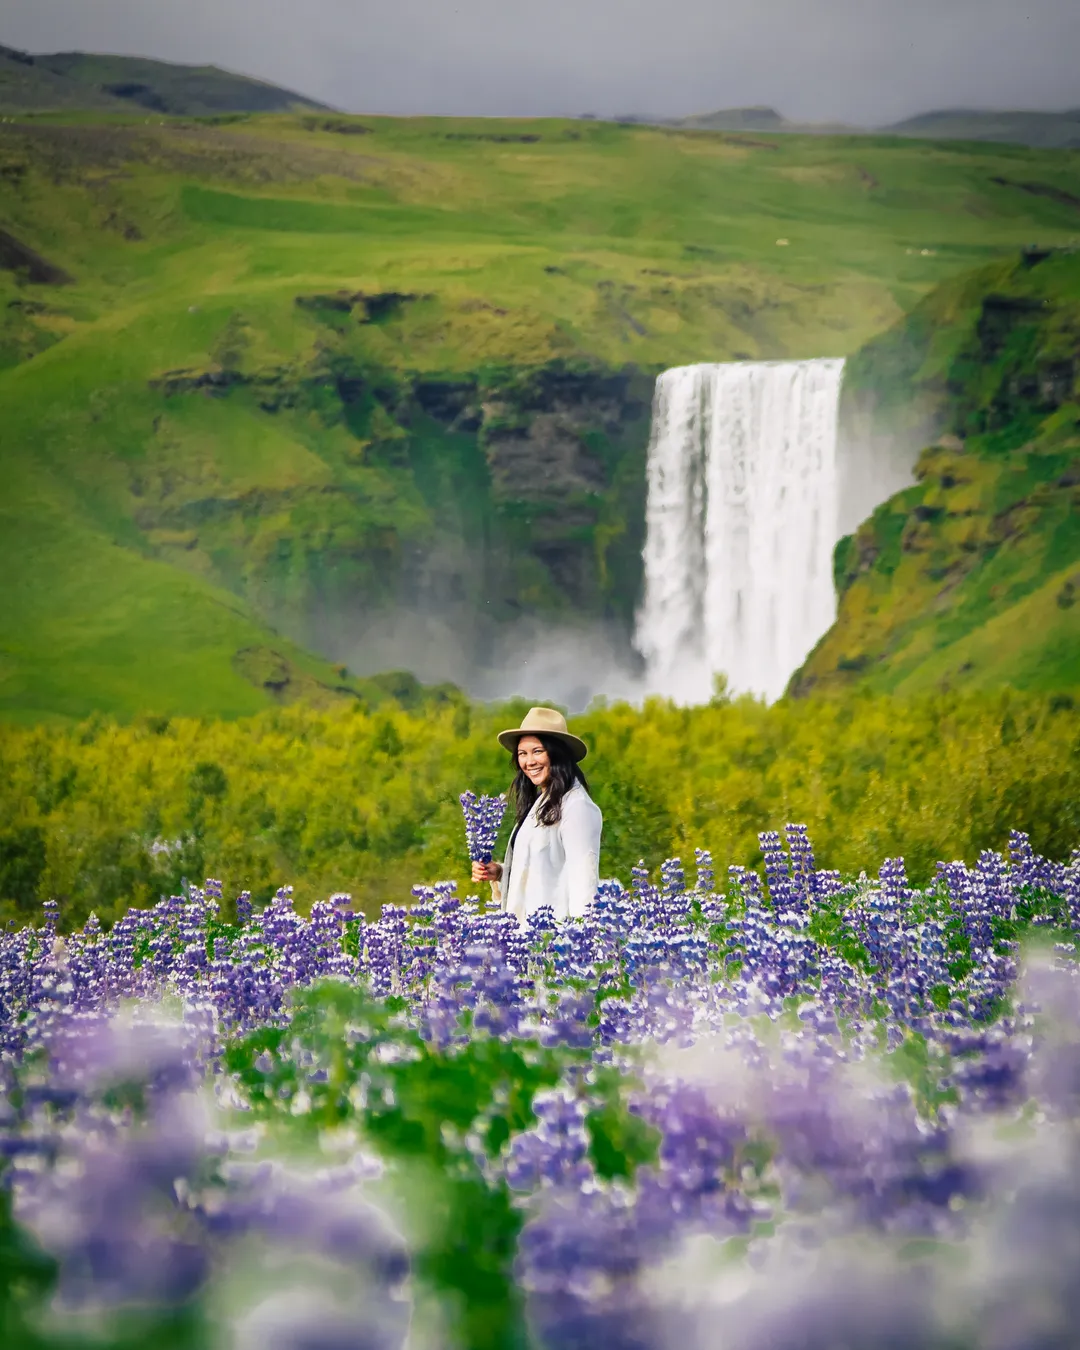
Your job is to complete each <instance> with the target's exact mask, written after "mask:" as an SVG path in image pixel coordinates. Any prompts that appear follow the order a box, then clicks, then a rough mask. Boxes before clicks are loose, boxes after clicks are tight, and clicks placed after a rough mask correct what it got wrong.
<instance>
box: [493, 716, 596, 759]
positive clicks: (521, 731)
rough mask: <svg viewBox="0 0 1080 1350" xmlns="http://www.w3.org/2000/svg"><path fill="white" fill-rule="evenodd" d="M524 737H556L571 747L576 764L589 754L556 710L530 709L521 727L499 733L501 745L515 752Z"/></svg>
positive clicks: (587, 749)
mask: <svg viewBox="0 0 1080 1350" xmlns="http://www.w3.org/2000/svg"><path fill="white" fill-rule="evenodd" d="M522 736H554V737H555V739H556V740H560V741H563V742H564V743H565V744H566V745H567V746H569V748H570V754H571V756H572V758H573V760H574V763H575V764H576V763H577V762H578V761H579V760H582V759H584V758H585V756H586V755H587V754H588V753H589V747H588V746H587V745H586V744H585V742H584V741H583V740H582V739H581V737H580V736H574V735H572V734H571V733H570V732H569V731H567V729H566V718H565V717H564V716H563V715H562V713H561V712H556V711H555V709H554V708H530V709H529V711H528V712H527V713H526V714H525V716H524V717H523V718H522V719H521V726H519V727H513V728H512V729H511V730H510V731H500V732H499V744H500V745H501V746H504V747H505V748H506V749H507V750H510V751H511V752H513V751H514V750H515V749H516V748H517V743H518V741H519V740H520V739H521V737H522Z"/></svg>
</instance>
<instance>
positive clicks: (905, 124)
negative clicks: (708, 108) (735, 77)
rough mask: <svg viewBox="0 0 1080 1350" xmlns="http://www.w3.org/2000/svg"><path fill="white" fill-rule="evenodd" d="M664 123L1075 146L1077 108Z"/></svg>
mask: <svg viewBox="0 0 1080 1350" xmlns="http://www.w3.org/2000/svg"><path fill="white" fill-rule="evenodd" d="M667 125H670V126H677V127H685V128H687V129H688V130H699V131H735V132H739V131H757V132H772V133H776V134H780V135H789V136H791V135H799V136H911V137H916V138H924V139H927V140H939V141H999V142H1004V143H1006V144H1013V145H1030V146H1034V147H1037V148H1040V149H1045V150H1054V149H1057V150H1068V149H1075V148H1080V108H1072V109H1069V110H1067V111H1065V112H1026V111H1011V110H1008V109H1005V110H1000V111H998V110H994V109H975V108H945V109H939V110H937V111H934V112H926V113H919V114H918V115H917V116H915V117H908V118H905V119H904V120H903V121H900V122H894V123H892V124H890V125H889V126H884V127H862V126H852V125H849V124H848V123H844V122H792V121H789V120H788V119H787V118H786V117H784V116H783V114H782V113H779V112H777V111H776V109H775V108H769V107H752V108H721V109H718V110H717V111H716V112H708V113H695V114H694V115H693V116H690V117H679V118H673V119H671V120H670V121H669V122H668V123H667Z"/></svg>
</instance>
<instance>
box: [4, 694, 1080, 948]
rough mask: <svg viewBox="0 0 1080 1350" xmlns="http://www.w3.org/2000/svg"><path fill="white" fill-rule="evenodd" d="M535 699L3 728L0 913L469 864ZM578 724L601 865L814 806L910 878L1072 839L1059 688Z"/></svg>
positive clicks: (1065, 844) (384, 881)
mask: <svg viewBox="0 0 1080 1350" xmlns="http://www.w3.org/2000/svg"><path fill="white" fill-rule="evenodd" d="M523 706H524V705H521V704H518V703H513V704H504V705H502V706H479V705H471V706H470V705H468V704H466V703H464V702H462V703H457V704H453V703H451V704H447V705H446V706H444V707H442V708H435V709H432V710H428V711H406V710H403V709H400V708H397V707H392V708H381V709H378V710H376V711H363V710H360V709H358V710H355V711H351V710H348V709H345V710H340V711H329V712H325V711H324V712H317V711H312V710H307V709H303V708H298V707H294V708H286V709H276V710H273V711H269V712H266V713H262V714H260V715H259V716H256V717H253V718H250V719H247V720H242V721H200V720H194V719H175V720H172V721H169V720H166V719H163V718H156V719H150V718H147V719H142V720H136V721H134V722H132V723H130V724H125V725H119V724H116V723H113V722H109V721H106V720H102V719H94V720H91V721H90V722H87V723H84V724H83V725H81V726H78V727H74V728H71V727H66V728H51V727H42V726H38V727H33V728H23V727H17V726H4V727H0V914H2V915H3V917H4V918H14V919H16V920H20V921H21V920H25V919H26V918H29V917H31V916H33V915H35V914H36V913H37V912H38V910H39V906H40V904H41V902H42V901H43V900H45V899H48V898H50V897H54V896H55V897H57V898H58V899H59V900H60V901H61V906H62V915H63V921H64V922H65V923H68V924H71V923H81V922H82V921H83V920H85V918H86V917H87V915H88V914H89V912H90V911H91V910H95V911H96V912H97V914H98V915H99V917H100V918H101V919H103V920H108V919H110V918H112V917H114V916H115V915H117V914H118V913H120V912H122V911H123V910H124V909H125V908H126V907H127V906H129V905H132V904H135V905H145V904H148V903H153V902H154V901H156V900H157V898H158V896H159V895H160V894H163V893H171V892H173V891H175V890H176V889H177V887H178V886H179V885H180V884H181V881H182V879H183V878H184V877H186V878H188V879H189V880H192V881H201V880H202V878H203V877H204V876H207V875H211V876H217V877H220V878H222V880H223V881H224V882H225V886H226V894H233V893H235V891H237V890H238V889H240V888H243V887H246V888H248V889H250V890H251V891H252V892H253V893H254V895H255V898H256V900H258V899H262V898H266V897H268V896H269V895H270V894H271V893H272V892H273V891H274V889H275V888H276V887H278V886H280V885H283V884H291V885H293V886H294V887H295V889H296V896H297V902H298V904H299V905H300V906H301V907H306V905H308V904H310V902H311V901H313V900H315V899H317V898H319V897H322V896H325V895H326V894H329V893H331V892H333V891H349V892H351V893H352V894H353V896H354V897H355V898H356V899H357V901H359V903H360V904H362V905H363V907H364V908H365V909H366V910H367V911H368V912H369V913H373V912H375V911H376V910H377V909H378V907H379V905H380V904H381V903H382V902H384V901H396V902H402V901H403V900H406V899H407V897H408V895H409V888H410V887H411V886H412V885H413V884H414V883H416V882H419V881H432V880H435V879H439V878H444V877H453V878H457V879H458V880H459V881H462V882H464V880H465V877H466V875H467V866H468V863H467V858H466V854H465V849H464V836H463V831H462V825H461V814H460V809H459V806H458V800H457V798H458V794H459V793H460V792H461V791H462V790H463V789H464V788H473V789H476V790H480V791H489V792H490V791H498V790H501V789H503V788H505V787H506V785H507V783H508V781H509V776H510V766H509V763H508V760H507V756H506V754H505V752H504V751H502V750H500V749H499V747H498V746H497V744H496V742H495V732H496V731H497V730H499V729H500V728H502V727H505V726H513V725H517V723H518V721H519V720H520V716H521V712H522V709H523ZM574 727H575V729H576V730H578V731H579V732H580V733H581V734H582V735H583V736H584V737H585V738H586V739H587V740H588V742H589V744H590V746H591V754H590V756H589V758H588V760H587V761H586V765H585V767H586V768H587V770H588V772H589V776H590V782H591V784H592V789H593V795H594V796H595V798H596V800H597V802H598V803H599V804H600V806H601V808H602V809H603V812H604V847H603V857H602V863H601V869H602V873H603V874H604V875H617V876H620V877H621V878H622V879H623V880H624V881H625V880H628V875H629V869H630V868H631V866H632V865H633V864H634V863H635V862H637V860H638V859H639V858H640V857H644V858H645V859H646V860H648V861H649V862H650V863H651V864H653V865H658V864H659V863H660V862H661V861H662V860H663V858H665V857H666V856H669V855H671V854H675V853H677V854H681V855H682V856H683V857H684V859H690V858H691V857H692V854H693V849H694V846H695V845H701V846H703V847H707V848H710V849H711V850H712V852H713V854H714V857H715V862H716V866H717V875H718V877H720V878H722V877H723V875H724V869H725V868H726V867H727V866H728V865H729V864H731V863H742V864H753V863H755V862H756V861H757V859H758V856H759V855H758V848H757V835H758V831H759V830H763V829H770V828H779V827H782V826H783V824H784V823H785V822H786V821H805V822H806V824H807V825H808V826H809V827H810V832H811V837H812V839H813V841H814V844H815V847H816V850H817V856H818V860H819V864H820V865H822V866H830V867H836V868H839V869H840V870H841V871H843V872H855V873H857V872H858V871H860V870H861V869H862V868H863V867H864V866H869V865H871V864H874V863H876V862H877V861H880V859H881V858H882V857H885V856H895V855H898V854H902V855H904V856H905V857H906V859H907V862H908V868H909V872H910V874H911V875H912V876H913V877H914V878H916V879H917V880H920V881H921V880H926V879H927V878H928V877H929V876H930V875H931V873H932V871H933V867H934V863H935V861H936V860H937V859H939V858H942V859H952V858H957V857H963V858H966V859H968V860H971V859H973V858H974V857H976V856H977V855H978V853H979V851H980V850H981V849H984V848H1003V847H1004V846H1005V843H1006V841H1007V836H1008V831H1009V829H1010V828H1019V829H1024V830H1027V831H1029V832H1030V834H1031V836H1032V839H1033V842H1034V844H1035V846H1036V847H1037V848H1038V849H1039V850H1040V851H1041V852H1044V853H1046V854H1048V855H1050V856H1054V857H1065V856H1067V855H1068V854H1069V852H1070V851H1071V850H1072V849H1073V848H1075V847H1077V846H1078V845H1080V710H1078V709H1077V707H1076V706H1075V705H1074V703H1073V701H1072V700H1071V699H1070V698H1069V697H1067V696H1064V695H1060V694H1059V695H1056V696H1054V697H1052V698H1039V697H1035V696H1026V695H1020V694H1016V693H1013V692H1003V693H998V694H994V695H981V696H976V695H963V696H962V695H957V694H953V695H938V696H935V697H932V698H926V699H922V700H912V701H901V700H898V699H895V698H891V697H888V696H880V697H871V696H853V697H850V698H847V699H845V700H824V699H822V700H813V699H811V700H805V701H797V702H796V701H783V702H780V703H777V704H775V705H773V706H772V707H765V706H764V705H762V704H761V703H757V702H755V701H753V700H750V699H739V700H736V701H729V700H727V699H725V698H718V699H716V700H714V701H713V702H712V703H711V704H709V705H707V706H701V707H695V708H679V707H676V706H674V705H672V704H670V703H667V702H663V701H660V700H651V701H649V702H647V703H646V704H645V705H644V707H643V708H640V709H636V708H633V707H630V706H628V705H626V704H613V705H611V706H599V707H594V708H592V709H591V710H590V711H589V712H588V713H587V714H585V715H584V716H582V717H580V718H577V719H574ZM507 828H508V824H507V825H504V833H505V832H506V830H507Z"/></svg>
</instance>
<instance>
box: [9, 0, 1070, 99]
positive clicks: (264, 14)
mask: <svg viewBox="0 0 1080 1350" xmlns="http://www.w3.org/2000/svg"><path fill="white" fill-rule="evenodd" d="M0 43H4V44H6V45H8V46H16V47H23V48H27V49H29V50H31V51H62V50H72V49H81V50H85V51H99V52H102V51H105V52H118V53H125V54H128V55H141V56H154V57H158V58H161V59H164V60H172V61H183V62H194V63H213V64H215V65H219V66H225V67H228V68H229V69H232V70H238V71H242V72H243V73H245V74H249V75H256V76H259V77H260V78H262V79H267V80H271V81H273V82H275V83H278V84H283V85H286V86H287V87H290V88H292V89H295V90H298V91H300V92H301V93H306V94H309V95H311V96H312V97H314V98H319V99H322V100H323V101H325V102H327V103H331V104H334V105H335V106H337V107H340V108H343V109H348V110H350V111H357V112H387V113H425V112H426V113H484V114H495V113H502V114H521V115H531V114H547V113H568V114H575V113H582V112H595V113H599V114H601V115H611V114H620V113H645V114H656V115H665V116H667V115H680V114H685V113H691V112H704V111H709V110H711V109H714V108H725V107H739V106H745V105H747V104H771V105H773V106H774V107H776V108H778V109H779V110H780V111H781V112H783V113H785V114H786V115H787V116H788V117H791V118H797V119H809V120H815V121H826V120H833V119H840V120H844V121H849V122H857V123H863V124H883V123H886V122H890V121H893V120H896V119H898V118H901V117H904V116H907V115H909V114H912V113H916V112H924V111H928V110H930V109H933V108H942V107H952V108H955V107H1013V108H1016V107H1024V108H1045V109H1062V108H1067V107H1076V106H1080V0H0Z"/></svg>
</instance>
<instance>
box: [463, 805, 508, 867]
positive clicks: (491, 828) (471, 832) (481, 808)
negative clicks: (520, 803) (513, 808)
mask: <svg viewBox="0 0 1080 1350" xmlns="http://www.w3.org/2000/svg"><path fill="white" fill-rule="evenodd" d="M461 811H462V814H463V815H464V817H465V840H466V843H467V844H468V846H469V857H470V859H471V860H472V861H473V862H482V863H489V862H490V861H491V855H492V853H493V852H494V850H495V837H496V835H497V834H498V833H499V826H500V825H501V824H502V818H503V816H504V815H505V813H506V798H505V796H499V797H478V796H477V794H476V793H475V792H463V793H462V794H461Z"/></svg>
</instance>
